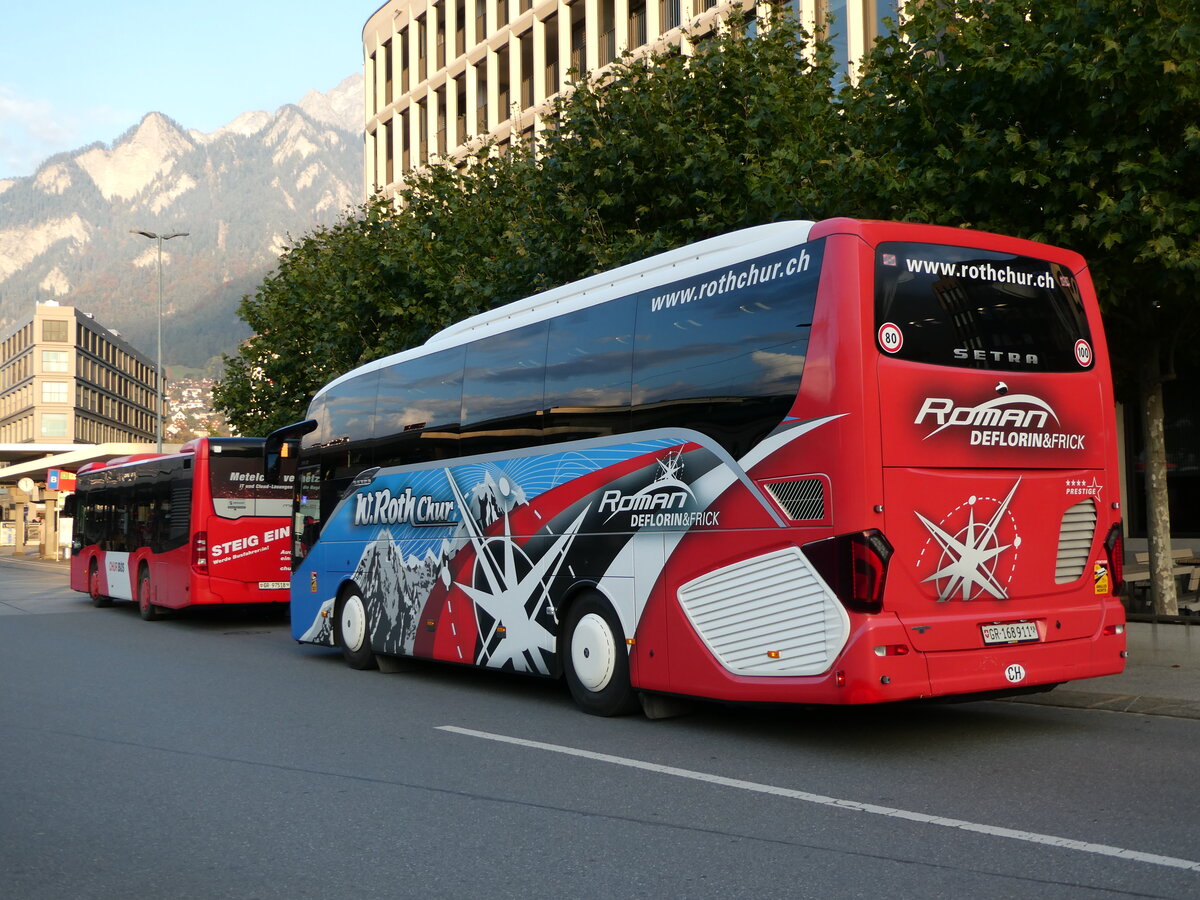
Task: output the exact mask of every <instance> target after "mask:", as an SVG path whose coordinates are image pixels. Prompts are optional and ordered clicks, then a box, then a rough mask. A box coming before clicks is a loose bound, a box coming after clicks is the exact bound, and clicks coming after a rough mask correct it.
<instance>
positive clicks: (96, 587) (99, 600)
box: [87, 559, 112, 606]
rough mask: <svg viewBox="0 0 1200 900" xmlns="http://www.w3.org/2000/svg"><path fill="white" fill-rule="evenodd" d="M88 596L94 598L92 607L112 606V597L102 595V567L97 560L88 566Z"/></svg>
mask: <svg viewBox="0 0 1200 900" xmlns="http://www.w3.org/2000/svg"><path fill="white" fill-rule="evenodd" d="M87 584H88V596H89V597H91V598H92V606H112V597H108V596H105V595H104V594H102V593H100V567H99V566H97V565H96V560H94V559H93V560H92V564H91V565H90V566H88V580H87Z"/></svg>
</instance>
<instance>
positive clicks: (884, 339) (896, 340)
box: [877, 322, 1079, 355]
mask: <svg viewBox="0 0 1200 900" xmlns="http://www.w3.org/2000/svg"><path fill="white" fill-rule="evenodd" d="M877 337H878V339H879V346H880V347H882V348H883V349H884V350H886V351H887V352H888V353H896V352H897V351H899V349H900V348H901V347H903V346H904V332H902V331H901V330H900V328H899V326H897V325H895V324H893V323H892V322H884V323H883V324H882V325H880V326H879V334H878V335H877ZM1075 352H1076V354H1077V355H1078V352H1079V351H1078V348H1076V351H1075Z"/></svg>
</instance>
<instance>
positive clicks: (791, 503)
mask: <svg viewBox="0 0 1200 900" xmlns="http://www.w3.org/2000/svg"><path fill="white" fill-rule="evenodd" d="M763 486H764V487H765V488H766V489H767V491H768V492H769V493H770V494H771V496H772V497H774V498H775V502H776V503H778V504H779V505H780V506H781V507H783V511H784V512H785V513H787V516H788V518H789V519H792V520H794V521H802V520H806V519H824V518H825V482H823V481H822V480H821V479H820V478H797V479H796V480H794V481H772V482H770V483H768V484H765V485H763Z"/></svg>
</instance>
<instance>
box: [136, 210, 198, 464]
mask: <svg viewBox="0 0 1200 900" xmlns="http://www.w3.org/2000/svg"><path fill="white" fill-rule="evenodd" d="M129 233H130V234H140V235H141V236H142V237H147V238H150V240H152V241H158V358H157V360H156V362H155V365H156V367H157V370H158V378H157V379H155V380H156V381H157V382H158V429H157V430H158V452H159V453H162V449H163V368H162V298H163V270H162V245H163V241H169V240H170V239H171V238H177V237H187V236H188V233H187V232H186V231H175V232H172V233H171V234H155V233H154V232H153V231H142V230H140V229H138V228H130V229H129Z"/></svg>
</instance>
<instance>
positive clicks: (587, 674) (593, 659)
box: [563, 594, 637, 716]
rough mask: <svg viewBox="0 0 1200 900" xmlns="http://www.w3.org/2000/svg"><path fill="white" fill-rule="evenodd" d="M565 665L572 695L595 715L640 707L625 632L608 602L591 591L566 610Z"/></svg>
mask: <svg viewBox="0 0 1200 900" xmlns="http://www.w3.org/2000/svg"><path fill="white" fill-rule="evenodd" d="M565 624H566V628H565V630H564V634H565V635H566V653H565V654H564V656H563V669H564V670H565V671H566V676H567V686H568V687H569V688H570V689H571V696H572V697H573V698H574V700H575V703H576V704H577V705H578V706H579V708H580V709H582V710H583V711H584V712H586V713H589V714H591V715H593V716H619V715H625V714H626V713H631V712H633V711H634V710H635V709H637V695H636V694H635V693H634V690H633V687H632V686H631V685H630V683H629V651H627V650H626V649H625V632H624V630H623V629H622V628H621V621H620V620H619V619H618V618H617V614H616V613H615V612H613V608H612V607H611V606H609V604H608V602H607V601H606V600H605V599H604V598H603V597H601V596H599V595H598V594H588V595H586V596H584V597H583V598H581V599H580V600H578V601H576V602H575V603H573V604H572V605H571V608H570V609H569V610H568V611H567V618H566V623H565Z"/></svg>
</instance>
